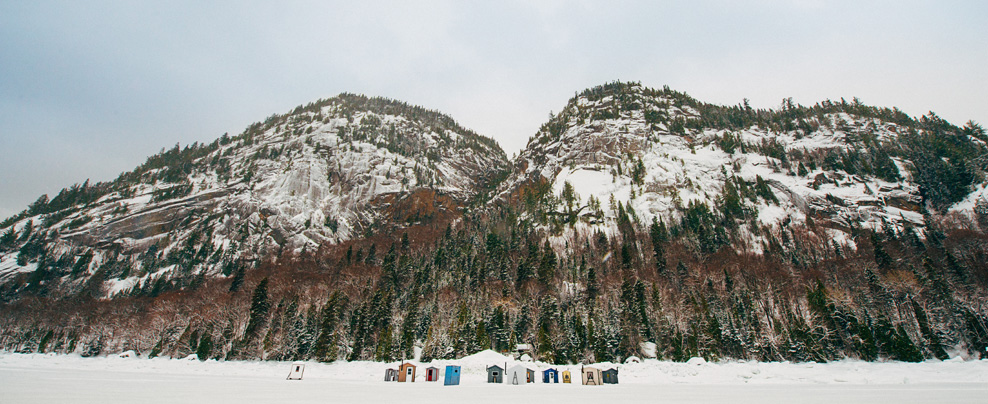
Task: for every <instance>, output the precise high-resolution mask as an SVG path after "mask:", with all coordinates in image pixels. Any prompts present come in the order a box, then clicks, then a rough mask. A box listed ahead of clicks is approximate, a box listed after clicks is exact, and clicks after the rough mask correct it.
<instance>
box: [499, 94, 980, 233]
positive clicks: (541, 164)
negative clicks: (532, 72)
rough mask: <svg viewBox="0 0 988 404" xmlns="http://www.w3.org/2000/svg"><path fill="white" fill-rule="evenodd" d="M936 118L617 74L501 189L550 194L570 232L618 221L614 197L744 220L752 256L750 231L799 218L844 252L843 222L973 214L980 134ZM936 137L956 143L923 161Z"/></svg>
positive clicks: (856, 224)
mask: <svg viewBox="0 0 988 404" xmlns="http://www.w3.org/2000/svg"><path fill="white" fill-rule="evenodd" d="M942 124H943V122H942V121H939V120H938V118H936V117H935V115H932V114H931V116H930V117H923V118H921V119H920V120H912V119H910V118H909V117H907V116H905V115H904V114H902V113H901V112H899V111H897V110H889V109H878V108H873V107H866V106H863V105H861V104H860V103H859V102H857V101H856V100H855V101H854V102H852V103H848V102H846V101H843V100H842V102H841V103H834V102H824V103H821V104H817V105H816V106H815V107H810V108H807V107H802V106H797V105H792V104H791V102H790V101H788V100H786V101H784V103H783V106H782V108H781V109H779V110H775V111H766V110H753V109H751V108H750V107H747V105H739V106H733V107H722V106H715V105H709V104H704V103H701V102H699V101H697V100H694V99H692V98H690V97H689V96H687V95H685V94H682V93H679V92H676V91H672V90H669V89H668V88H665V89H662V90H655V89H649V88H646V87H643V86H641V85H640V84H637V83H620V82H616V83H611V84H608V85H604V86H599V87H596V88H593V89H589V90H587V91H584V92H583V93H581V94H580V95H578V96H576V97H574V98H573V99H571V100H570V101H569V103H568V104H567V105H566V106H565V108H564V109H563V110H562V111H561V112H559V114H558V115H556V116H554V117H553V118H552V119H551V120H550V121H549V122H548V123H546V124H545V125H543V126H542V128H541V129H540V130H539V131H538V133H536V134H535V136H534V137H532V138H531V139H530V140H529V144H528V146H527V147H526V148H525V150H523V151H522V153H521V154H520V156H519V157H518V158H517V160H516V161H515V162H514V166H515V169H514V172H513V174H512V176H510V177H509V179H508V180H507V181H505V183H503V184H502V185H501V187H500V188H499V190H500V197H501V198H502V199H504V200H512V201H520V199H519V198H521V197H522V195H524V194H526V193H532V192H535V193H539V191H541V192H542V193H546V192H551V195H549V196H550V198H554V199H553V200H551V201H550V203H549V204H548V206H545V207H544V208H545V209H548V210H550V213H551V214H554V217H556V218H559V217H564V218H565V217H567V216H569V219H571V220H570V222H572V223H574V224H575V226H574V229H575V231H577V232H584V233H585V232H588V231H594V229H602V230H609V231H610V232H612V233H613V232H615V231H617V216H618V213H619V209H617V208H616V207H615V206H616V205H619V206H620V205H623V206H621V207H623V208H625V209H629V210H631V211H632V212H635V214H636V215H637V216H638V219H640V220H641V221H642V222H644V223H649V222H651V221H652V219H653V218H658V219H659V220H662V221H664V222H665V223H669V222H672V223H679V222H680V221H681V220H682V218H683V217H684V215H686V214H687V212H690V211H692V210H695V209H694V208H695V207H697V206H702V207H704V209H707V208H709V210H711V211H713V212H714V213H718V212H720V213H722V214H723V216H725V217H726V219H727V220H729V221H731V222H737V223H747V224H750V225H751V226H753V227H749V228H742V229H741V232H740V233H739V235H738V237H736V238H735V239H734V240H733V242H734V243H735V245H737V246H741V247H743V248H748V249H750V250H752V251H754V252H761V251H763V249H764V247H765V245H766V243H767V240H765V238H764V237H763V236H762V235H761V234H762V232H759V231H757V230H755V231H751V229H754V227H763V226H764V227H779V226H783V227H788V226H792V225H806V224H807V223H810V224H813V225H815V226H816V228H818V229H820V231H819V233H820V236H821V238H822V239H825V240H831V241H832V242H834V243H838V244H840V245H841V246H842V247H845V246H846V247H850V248H854V242H853V240H852V236H851V232H852V229H862V228H863V229H871V230H877V231H881V230H882V229H883V228H885V227H891V228H893V229H896V230H897V231H903V230H905V229H913V228H915V229H917V231H919V232H921V231H922V230H921V228H922V227H923V225H924V212H925V208H926V207H927V206H929V207H930V208H931V209H933V208H941V210H943V211H947V210H954V211H958V210H966V211H967V212H972V210H973V207H974V206H975V205H976V204H977V201H978V200H983V199H984V197H983V196H981V195H982V193H983V188H984V187H983V186H976V180H977V178H978V177H977V174H976V173H977V171H978V170H980V169H982V168H983V167H974V166H972V165H971V163H970V161H969V159H972V158H976V157H978V156H977V153H978V151H979V150H981V151H983V150H984V146H985V139H986V138H985V136H984V132H983V130H982V131H980V132H979V131H978V129H979V127H977V126H971V127H970V128H969V130H968V129H965V130H968V133H957V132H958V131H955V132H954V133H950V132H949V131H946V130H943V128H942V127H939V126H942ZM961 132H963V131H961ZM934 137H940V138H943V139H931V138H934ZM938 141H939V142H952V143H953V144H955V145H960V146H957V147H956V150H951V151H950V153H947V154H943V155H939V156H936V157H934V159H937V160H934V161H928V160H927V157H928V156H929V153H939V152H941V151H940V150H936V147H938ZM927 147H928V148H929V149H925V148H927ZM948 148H949V147H944V148H943V149H948ZM965 152H966V153H970V154H972V155H973V156H971V155H969V156H967V157H964V156H962V155H961V154H962V153H965ZM916 160H923V161H919V162H917V161H916ZM916 175H919V176H921V177H922V178H916ZM567 184H568V185H567ZM567 187H569V189H568V190H566V188H567ZM952 187H953V189H948V188H952ZM564 190H565V192H564ZM971 191H976V192H971ZM564 193H566V195H564ZM927 203H929V205H928V204H927Z"/></svg>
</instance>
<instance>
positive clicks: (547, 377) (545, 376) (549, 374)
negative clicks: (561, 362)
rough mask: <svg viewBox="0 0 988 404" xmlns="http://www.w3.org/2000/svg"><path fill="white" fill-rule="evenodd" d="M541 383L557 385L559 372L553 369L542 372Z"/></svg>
mask: <svg viewBox="0 0 988 404" xmlns="http://www.w3.org/2000/svg"><path fill="white" fill-rule="evenodd" d="M542 383H559V371H558V370H556V369H553V368H549V369H546V370H543V371H542Z"/></svg>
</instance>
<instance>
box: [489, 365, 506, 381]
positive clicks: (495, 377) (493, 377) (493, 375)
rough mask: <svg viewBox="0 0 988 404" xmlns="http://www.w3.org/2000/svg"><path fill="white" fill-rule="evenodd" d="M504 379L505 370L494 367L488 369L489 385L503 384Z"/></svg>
mask: <svg viewBox="0 0 988 404" xmlns="http://www.w3.org/2000/svg"><path fill="white" fill-rule="evenodd" d="M503 377H504V368H502V367H500V366H498V365H494V366H491V367H488V368H487V383H501V381H502V380H504V379H503Z"/></svg>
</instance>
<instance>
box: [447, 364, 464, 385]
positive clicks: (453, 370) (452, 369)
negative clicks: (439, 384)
mask: <svg viewBox="0 0 988 404" xmlns="http://www.w3.org/2000/svg"><path fill="white" fill-rule="evenodd" d="M443 384H444V385H446V386H455V385H457V384H460V367H459V366H454V365H449V366H446V378H445V379H444V381H443Z"/></svg>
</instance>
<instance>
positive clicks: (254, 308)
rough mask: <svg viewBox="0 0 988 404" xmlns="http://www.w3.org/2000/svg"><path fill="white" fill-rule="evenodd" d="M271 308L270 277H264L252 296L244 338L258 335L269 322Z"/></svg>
mask: <svg viewBox="0 0 988 404" xmlns="http://www.w3.org/2000/svg"><path fill="white" fill-rule="evenodd" d="M270 309H271V302H270V301H269V300H268V278H264V279H262V280H261V282H260V283H258V284H257V287H256V288H254V294H253V295H251V298H250V317H249V319H248V320H247V329H246V330H245V331H244V339H245V340H248V341H249V340H252V339H254V338H256V337H257V336H258V333H259V332H260V330H261V328H262V327H264V325H265V324H267V321H268V311H269V310H270Z"/></svg>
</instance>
